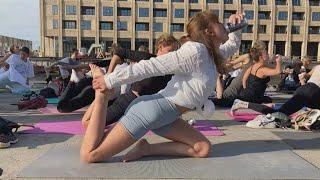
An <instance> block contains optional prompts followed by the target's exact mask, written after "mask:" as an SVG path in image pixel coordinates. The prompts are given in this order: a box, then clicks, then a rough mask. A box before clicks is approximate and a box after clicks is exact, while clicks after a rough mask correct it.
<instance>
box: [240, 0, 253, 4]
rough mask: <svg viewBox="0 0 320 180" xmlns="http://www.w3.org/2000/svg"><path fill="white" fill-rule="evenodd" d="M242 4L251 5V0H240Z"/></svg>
mask: <svg viewBox="0 0 320 180" xmlns="http://www.w3.org/2000/svg"><path fill="white" fill-rule="evenodd" d="M241 3H242V4H252V0H241Z"/></svg>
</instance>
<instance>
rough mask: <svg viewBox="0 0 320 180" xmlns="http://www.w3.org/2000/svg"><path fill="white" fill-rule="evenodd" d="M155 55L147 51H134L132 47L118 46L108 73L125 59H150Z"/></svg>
mask: <svg viewBox="0 0 320 180" xmlns="http://www.w3.org/2000/svg"><path fill="white" fill-rule="evenodd" d="M153 56H154V55H152V54H149V53H147V52H141V51H132V50H130V49H123V48H118V49H116V51H115V52H114V55H113V57H112V59H111V62H110V65H109V68H108V72H107V73H108V74H110V73H112V72H113V71H114V69H115V67H116V66H117V65H118V64H122V63H124V60H125V59H130V60H133V61H140V60H143V59H150V58H151V57H153Z"/></svg>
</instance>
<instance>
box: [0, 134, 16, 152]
mask: <svg viewBox="0 0 320 180" xmlns="http://www.w3.org/2000/svg"><path fill="white" fill-rule="evenodd" d="M17 142H18V138H17V137H16V136H15V135H14V134H13V133H12V132H8V133H7V134H6V133H1V134H0V149H1V148H7V147H10V145H11V144H15V143H17Z"/></svg>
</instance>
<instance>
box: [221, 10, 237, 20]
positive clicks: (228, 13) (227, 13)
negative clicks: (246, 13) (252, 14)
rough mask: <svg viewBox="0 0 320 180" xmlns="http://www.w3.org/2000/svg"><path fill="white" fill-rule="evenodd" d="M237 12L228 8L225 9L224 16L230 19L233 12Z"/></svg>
mask: <svg viewBox="0 0 320 180" xmlns="http://www.w3.org/2000/svg"><path fill="white" fill-rule="evenodd" d="M235 13H236V11H228V10H226V11H224V14H223V18H224V19H228V18H229V17H230V16H231V15H232V14H235Z"/></svg>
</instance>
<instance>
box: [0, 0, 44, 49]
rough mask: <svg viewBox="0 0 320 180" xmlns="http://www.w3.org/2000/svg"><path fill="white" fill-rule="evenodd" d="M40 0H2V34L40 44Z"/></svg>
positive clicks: (36, 46)
mask: <svg viewBox="0 0 320 180" xmlns="http://www.w3.org/2000/svg"><path fill="white" fill-rule="evenodd" d="M39 14H40V10H39V0H0V35H4V36H10V37H15V38H20V39H26V40H31V41H32V44H33V49H38V48H39V46H40V15H39Z"/></svg>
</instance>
